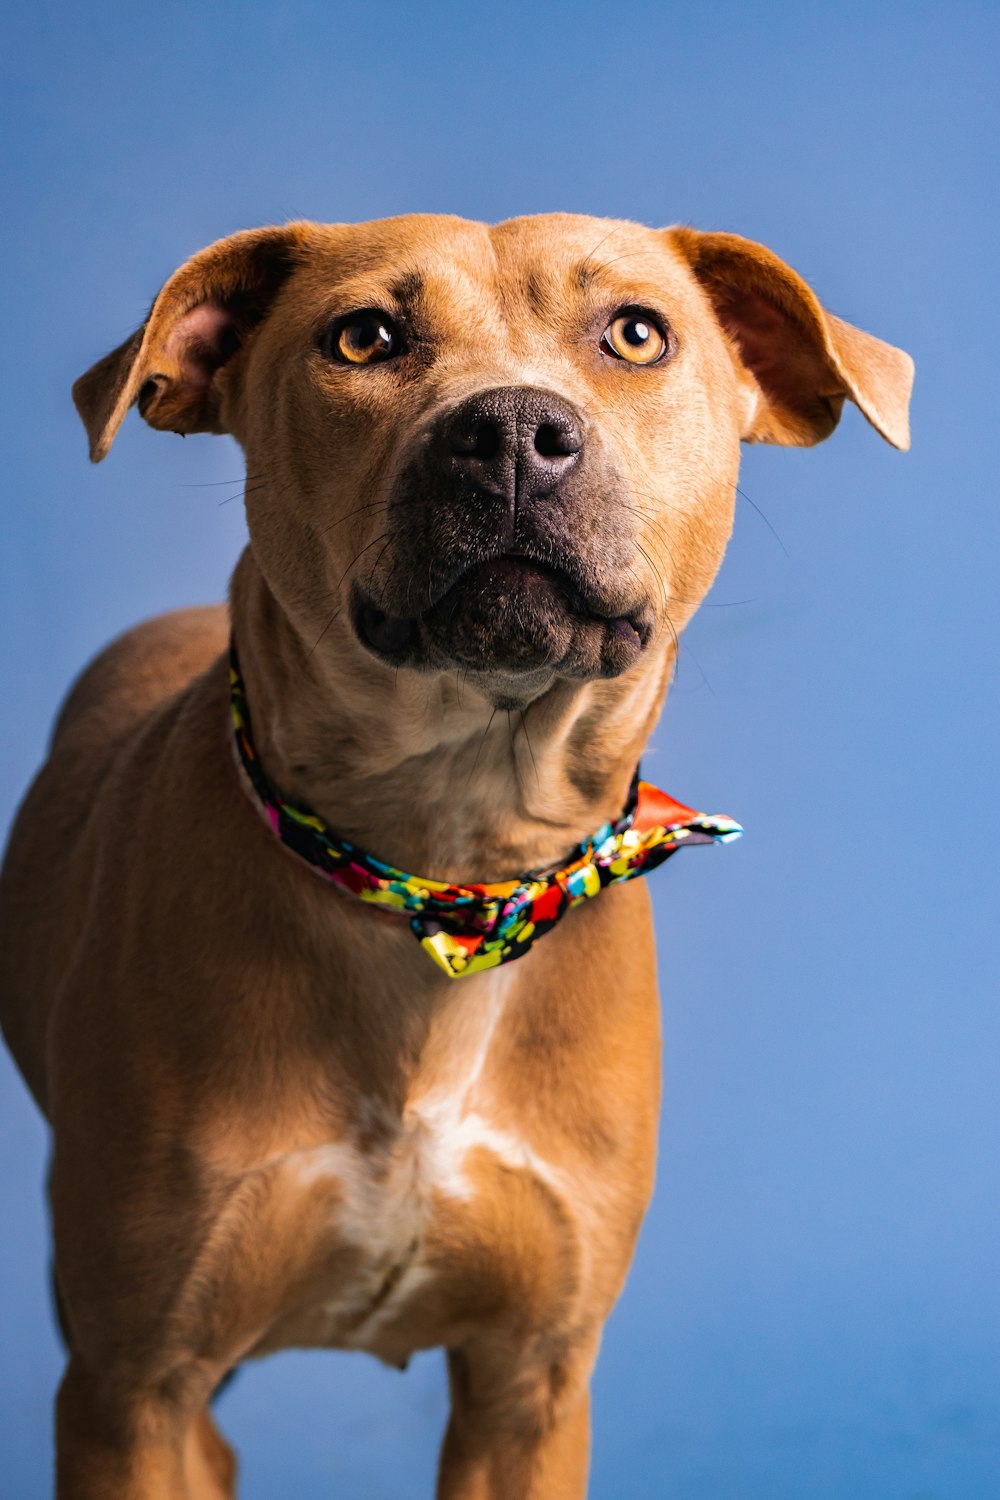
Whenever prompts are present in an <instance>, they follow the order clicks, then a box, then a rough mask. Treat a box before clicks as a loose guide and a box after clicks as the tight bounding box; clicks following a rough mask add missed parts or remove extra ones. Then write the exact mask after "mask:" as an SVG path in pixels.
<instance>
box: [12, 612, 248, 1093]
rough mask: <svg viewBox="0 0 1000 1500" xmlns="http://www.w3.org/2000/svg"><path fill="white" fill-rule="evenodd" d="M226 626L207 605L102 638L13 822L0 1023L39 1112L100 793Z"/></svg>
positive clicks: (82, 906)
mask: <svg viewBox="0 0 1000 1500" xmlns="http://www.w3.org/2000/svg"><path fill="white" fill-rule="evenodd" d="M228 628H229V626H228V616H227V613H226V610H225V608H224V606H222V605H214V606H209V607H206V608H202V609H186V610H178V611H175V612H172V613H170V614H166V615H161V616H159V617H157V618H156V619H152V620H147V621H145V622H144V623H143V624H141V625H138V626H136V627H135V628H134V629H132V630H129V631H127V632H126V633H125V634H124V635H121V636H119V637H118V638H117V639H116V640H114V641H112V643H111V645H109V646H107V647H106V648H105V649H104V650H103V651H102V652H101V653H100V655H99V656H97V657H95V658H94V660H93V661H92V662H90V663H89V665H88V666H87V667H86V668H85V669H84V671H83V672H82V673H81V674H80V676H79V677H78V678H77V680H76V682H75V683H74V684H73V686H72V687H71V689H70V691H69V693H68V694H67V696H66V699H65V701H64V703H63V706H62V708H61V710H60V712H59V714H58V716H57V718H56V722H55V725H54V728H53V731H52V740H51V744H50V747H49V754H48V756H47V758H46V760H45V763H44V765H43V766H42V768H41V770H40V771H39V773H38V775H37V777H36V778H35V781H34V783H33V785H32V786H31V788H30V790H29V792H28V794H27V796H26V797H25V799H24V802H23V804H22V806H21V809H20V811H19V813H18V816H17V819H16V821H15V823H14V827H13V829H12V832H11V836H10V844H9V847H8V851H7V856H6V859H5V861H4V864H3V870H2V874H0V1024H2V1027H3V1032H4V1035H5V1037H6V1039H7V1043H8V1045H9V1047H10V1049H11V1052H12V1053H13V1054H14V1057H15V1059H16V1060H17V1064H18V1066H19V1068H20V1069H21V1071H22V1073H23V1074H24V1076H25V1079H26V1080H27V1082H28V1084H29V1086H30V1087H31V1090H32V1092H33V1093H34V1095H35V1098H36V1099H37V1101H38V1103H39V1105H40V1106H41V1107H42V1108H43V1109H45V1107H46V1093H47V1090H46V1086H45V1050H46V1032H47V1026H48V1017H49V1014H50V1011H51V1005H52V1001H53V998H54V996H55V995H56V993H57V992H58V987H59V984H60V977H61V974H62V972H63V971H64V969H65V967H66V965H67V963H69V962H70V960H71V958H72V953H73V948H74V941H75V934H76V932H78V931H79V925H78V924H80V923H82V922H83V920H84V918H85V913H86V908H87V901H88V898H89V891H90V889H91V880H90V875H91V869H90V864H91V861H90V855H91V851H92V849H93V847H94V843H93V838H92V830H93V828H94V824H95V822H98V821H99V820H100V817H101V811H100V809H101V799H100V791H101V788H102V786H103V785H104V783H105V781H106V779H107V777H108V776H109V775H110V774H111V773H112V770H113V767H114V765H115V762H116V760H117V758H118V756H119V754H120V753H121V751H122V750H123V748H124V747H126V746H128V745H129V744H130V743H131V742H132V741H133V740H134V739H135V737H136V736H137V735H139V734H140V733H142V731H143V729H144V728H145V726H146V725H147V724H148V722H149V720H150V719H151V717H152V716H153V715H154V714H155V713H156V712H157V711H158V710H159V709H160V708H161V707H162V705H163V704H165V703H166V702H167V701H168V700H169V699H170V698H172V697H173V696H174V695H175V694H176V693H178V692H180V691H182V690H183V689H184V688H185V687H186V686H187V684H188V683H189V682H191V681H192V679H193V678H195V677H197V676H198V675H199V674H200V673H201V672H203V671H205V669H206V668H207V667H208V666H210V665H211V663H212V662H213V661H214V660H215V659H216V658H217V657H218V655H219V653H220V652H221V651H222V650H223V649H224V648H225V644H226V639H227V634H228Z"/></svg>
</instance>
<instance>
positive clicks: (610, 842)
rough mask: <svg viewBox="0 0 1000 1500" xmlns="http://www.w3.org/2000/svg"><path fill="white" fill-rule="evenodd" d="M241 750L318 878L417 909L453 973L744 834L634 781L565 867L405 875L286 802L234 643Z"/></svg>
mask: <svg viewBox="0 0 1000 1500" xmlns="http://www.w3.org/2000/svg"><path fill="white" fill-rule="evenodd" d="M229 691H230V712H231V716H232V725H233V734H234V738H235V747H236V754H237V757H238V759H239V763H240V765H241V766H242V767H243V770H244V771H245V773H246V776H247V779H248V781H249V782H250V786H251V787H252V789H253V792H254V794H255V796H256V797H257V799H258V800H259V802H260V804H261V808H262V811H263V813H264V815H265V817H266V819H267V821H268V823H269V824H270V825H271V828H272V829H273V830H274V833H275V835H276V836H277V837H278V838H279V839H280V840H281V842H282V843H283V844H285V845H286V846H287V847H288V848H289V849H291V850H293V852H294V853H295V854H297V855H298V856H299V857H300V858H301V859H303V860H305V861H306V863H307V864H309V865H311V866H312V867H313V869H314V870H315V871H316V873H317V874H318V875H321V876H323V877H325V879H327V880H329V881H330V882H331V883H332V884H333V885H338V886H340V887H341V888H342V889H343V890H346V891H350V892H351V893H352V894H353V895H355V896H357V897H359V898H360V899H361V900H362V901H368V902H372V903H374V904H376V905H378V906H384V907H389V908H392V909H395V910H397V911H400V912H408V913H410V914H411V915H410V927H411V929H412V931H413V933H414V935H415V936H416V938H417V939H418V941H419V942H420V945H421V947H422V948H423V949H424V951H425V952H426V953H428V954H429V955H430V957H431V958H432V959H433V960H434V962H435V963H437V964H439V965H440V967H441V968H442V969H443V970H444V971H445V973H446V974H448V975H450V976H451V977H452V978H453V979H454V978H459V977H461V976H462V975H465V974H475V973H477V972H478V971H479V970H481V969H493V968H496V967H497V965H498V964H505V963H509V962H511V960H513V959H515V958H521V957H522V956H523V955H524V954H525V953H527V952H528V950H529V948H530V947H531V945H532V944H533V943H536V942H537V941H538V939H539V938H540V937H542V936H544V934H545V933H546V932H548V931H550V930H551V928H553V927H554V926H555V925H556V923H557V922H558V921H559V920H560V918H561V917H563V916H564V914H565V913H566V912H567V911H568V910H569V909H570V907H572V906H579V904H580V903H581V902H582V901H586V900H588V899H589V898H590V897H592V896H597V895H599V894H600V892H601V891H602V890H603V889H604V887H605V886H607V885H617V884H619V883H620V882H621V881H624V880H632V879H634V878H635V876H637V875H647V874H648V873H649V872H650V870H655V868H656V866H657V865H661V864H662V863H663V862H664V860H665V859H668V858H669V857H670V855H671V854H673V853H674V852H675V851H676V850H677V849H680V848H682V847H683V846H684V845H686V844H712V843H719V844H727V843H729V842H731V840H733V839H738V838H739V837H740V835H741V833H742V832H743V830H742V828H741V827H740V825H739V824H738V823H734V822H733V820H732V818H724V817H707V816H706V815H705V814H703V813H696V812H693V811H692V810H691V808H689V807H684V806H682V804H681V803H680V802H675V801H674V800H673V798H672V797H668V796H667V795H666V793H665V792H661V791H660V790H659V789H658V788H657V787H655V786H652V785H651V784H650V783H649V782H648V781H640V780H639V773H638V770H636V774H635V776H634V778H633V781H632V788H631V791H630V793H629V799H628V804H627V806H626V808H625V811H624V812H623V813H622V815H621V817H620V818H618V819H617V821H616V822H614V823H604V824H602V826H601V827H600V828H598V829H597V831H596V832H595V833H593V834H591V836H590V838H588V839H585V840H584V841H583V843H581V844H578V845H577V846H576V847H575V848H574V849H572V850H571V851H570V853H569V854H568V855H567V856H566V859H565V860H564V861H563V862H562V863H560V864H559V865H553V866H551V867H550V868H549V869H546V870H537V871H529V872H528V873H527V874H525V875H522V876H521V877H520V878H519V879H517V880H503V881H498V882H496V883H494V884H491V885H449V884H448V883H447V882H446V881H440V880H425V879H423V878H422V877H421V876H417V875H408V874H407V873H406V872H405V871H403V870H397V869H396V868H395V866H393V865H387V864H385V863H384V861H382V860H380V859H376V858H375V856H374V855H372V854H368V853H366V852H365V851H364V850H363V849H359V848H358V847H357V846H356V845H355V844H351V843H349V842H348V841H347V840H346V839H342V838H338V836H337V835H336V834H335V833H333V832H332V830H331V829H329V828H328V827H327V825H326V824H325V823H324V822H323V820H322V818H319V817H317V816H316V814H315V813H313V812H310V811H309V809H308V808H305V807H297V806H295V805H294V804H293V803H290V802H285V801H284V800H283V798H282V797H281V794H280V793H279V792H278V791H277V789H276V788H275V787H274V785H273V784H272V782H271V781H270V779H269V777H268V775H267V773H266V772H265V770H264V769H263V767H262V766H261V764H260V761H259V759H258V758H257V752H256V749H255V748H254V743H253V738H252V735H251V728H250V710H249V707H248V706H247V697H246V688H245V686H244V683H243V678H242V677H241V675H240V669H239V663H238V660H237V657H236V648H235V646H233V647H231V648H230V657H229Z"/></svg>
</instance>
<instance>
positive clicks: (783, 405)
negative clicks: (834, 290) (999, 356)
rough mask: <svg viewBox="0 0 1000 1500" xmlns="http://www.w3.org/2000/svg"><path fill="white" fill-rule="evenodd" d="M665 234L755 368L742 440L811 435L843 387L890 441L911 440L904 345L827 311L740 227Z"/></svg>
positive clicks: (830, 418) (826, 425)
mask: <svg viewBox="0 0 1000 1500" xmlns="http://www.w3.org/2000/svg"><path fill="white" fill-rule="evenodd" d="M667 233H668V235H669V238H670V240H671V243H672V244H673V245H674V246H675V247H676V248H677V249H678V250H679V251H680V252H681V254H682V255H683V256H684V258H685V260H686V261H687V263H688V265H689V266H690V268H691V270H692V271H693V272H694V274H695V276H696V277H697V279H698V280H699V282H700V283H701V285H702V287H703V288H704V290H705V292H706V293H707V294H708V297H709V299H710V300H711V302H712V305H713V307H714V308H715V314H716V317H717V318H718V320H719V322H720V323H721V324H722V327H723V328H724V329H725V331H726V333H727V334H728V335H729V337H730V339H731V340H732V342H733V344H734V345H735V348H736V350H737V352H738V354H739V358H740V360H741V362H742V364H743V365H744V366H745V368H746V369H747V370H748V371H749V373H750V374H751V376H752V377H753V381H754V383H755V386H756V390H755V391H754V396H755V397H756V399H755V401H754V402H753V403H752V405H753V410H752V412H751V414H750V416H749V419H748V421H747V426H746V430H745V431H744V433H743V434H742V435H743V437H744V438H745V439H746V440H747V441H748V442H758V443H799V444H809V443H818V442H819V441H820V440H821V439H822V438H825V437H829V435H830V433H831V432H832V431H833V429H834V428H835V427H836V425H837V422H838V420H839V418H840V411H841V407H842V406H843V404H844V397H845V396H848V397H850V399H851V400H852V401H853V402H855V404H856V405H857V406H859V407H860V409H861V411H862V412H863V413H864V414H865V416H866V417H867V418H868V420H869V422H870V423H871V424H872V426H873V427H874V428H875V430H876V431H877V432H880V433H881V434H882V436H883V437H884V438H885V439H886V440H887V441H888V442H890V443H892V444H893V446H894V447H896V448H908V447H909V446H910V428H909V420H908V416H907V413H908V407H909V399H910V388H911V386H912V384H913V361H912V360H911V358H910V356H909V355H908V354H904V353H903V351H902V349H895V348H893V346H892V345H891V344H884V343H883V342H882V340H881V339H877V338H874V337H873V336H872V335H871V334H870V333H864V332H862V330H861V329H860V328H854V327H852V326H851V324H850V323H845V322H843V321H842V320H841V319H840V318H835V317H834V316H833V314H832V313H828V312H826V311H825V310H824V308H823V307H822V306H821V305H820V303H819V301H818V299H817V297H816V296H815V294H814V292H813V291H812V290H811V288H810V287H809V286H807V285H806V283H805V282H804V281H803V280H802V277H801V276H799V275H797V274H796V272H795V271H793V270H792V268H791V267H790V266H787V265H786V264H785V262H784V261H782V260H779V259H778V257H777V256H776V255H773V254H772V253H771V251H770V250H768V249H766V248H765V246H763V245H758V244H755V243H754V241H753V240H745V239H743V238H741V236H740V235H737V234H703V233H701V232H699V231H698V230H696V229H688V228H684V227H680V228H674V229H671V230H668V231H667ZM758 393H759V394H758Z"/></svg>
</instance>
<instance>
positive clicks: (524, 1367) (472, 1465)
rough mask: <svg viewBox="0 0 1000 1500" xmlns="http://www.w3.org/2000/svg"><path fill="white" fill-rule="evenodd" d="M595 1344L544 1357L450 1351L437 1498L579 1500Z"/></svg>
mask: <svg viewBox="0 0 1000 1500" xmlns="http://www.w3.org/2000/svg"><path fill="white" fill-rule="evenodd" d="M596 1345H597V1340H596V1338H594V1339H589V1340H587V1341H586V1343H585V1344H584V1345H575V1346H574V1347H573V1349H572V1350H571V1351H565V1350H564V1351H563V1352H561V1353H559V1354H557V1355H552V1354H549V1355H545V1354H542V1353H540V1352H539V1351H538V1350H537V1349H535V1350H532V1351H531V1352H530V1353H529V1352H528V1351H522V1352H521V1354H520V1357H518V1356H516V1355H514V1354H513V1353H512V1352H511V1351H503V1352H501V1351H498V1350H497V1349H496V1348H495V1347H491V1345H490V1344H489V1343H486V1342H485V1341H484V1342H483V1343H482V1344H477V1346H466V1347H465V1348H463V1349H461V1350H451V1351H449V1355H448V1368H449V1376H450V1385H451V1402H452V1407H451V1418H450V1421H449V1423H448V1431H447V1433H446V1435H445V1440H444V1447H443V1448H442V1451H441V1466H440V1473H439V1480H438V1492H437V1500H584V1496H585V1495H586V1493H587V1471H588V1467H589V1460H590V1390H589V1385H590V1374H591V1370H592V1368H593V1363H594V1357H595V1354H596Z"/></svg>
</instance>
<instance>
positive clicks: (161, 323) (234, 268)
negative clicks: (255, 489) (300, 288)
mask: <svg viewBox="0 0 1000 1500" xmlns="http://www.w3.org/2000/svg"><path fill="white" fill-rule="evenodd" d="M306 233H307V226H306V225H304V224H289V225H287V226H286V227H285V228H269V229H249V230H245V231H244V232H243V233H241V234H234V235H231V236H230V237H229V238H228V239H225V240H219V241H218V242H217V243H216V244H214V245H210V246H209V247H208V249H207V250H202V251H201V252H200V253H199V254H198V255H195V256H194V257H193V258H192V259H191V260H189V261H187V262H186V264H185V265H183V266H181V268H180V270H179V271H175V272H174V274H173V276H171V278H170V280H169V281H168V282H167V283H166V285H165V286H164V288H163V290H162V291H161V292H160V294H159V296H158V297H157V298H156V300H155V302H154V303H153V306H152V308H151V309H150V313H149V317H148V318H147V319H146V322H145V323H144V324H143V326H142V327H141V328H139V329H138V330H137V331H136V332H135V333H134V334H133V335H132V337H131V338H129V339H126V340H125V342H124V344H120V345H119V347H118V348H117V349H114V350H112V352H111V353H110V354H107V355H105V357H104V358H103V359H102V360H99V361H98V363H97V364H96V365H94V366H93V368H92V369H90V370H88V371H87V373H86V375H81V376H80V379H79V380H78V381H77V382H76V384H75V385H74V387H73V400H74V401H75V403H76V409H77V411H78V412H79V413H80V416H81V417H82V419H83V425H84V427H86V429H87V436H88V438H89V439H90V457H91V458H92V460H93V461H94V463H100V461H101V459H102V458H104V456H105V454H106V453H107V451H108V449H109V448H110V447H111V444H112V441H113V440H114V436H115V433H116V432H117V431H118V428H119V427H120V426H121V422H122V418H123V417H124V416H125V413H126V412H127V411H128V409H129V407H130V406H131V405H132V404H133V403H134V402H135V401H138V403H139V410H140V411H141V413H142V415H143V416H144V417H145V419H146V421H147V422H148V423H149V424H150V426H152V427H160V428H166V429H167V430H168V431H171V432H181V433H187V432H223V431H224V430H225V429H224V427H223V426H222V425H221V419H220V415H219V388H218V385H217V383H216V379H215V376H216V373H217V372H218V371H219V370H220V369H221V368H222V366H223V365H224V364H226V363H227V362H228V360H230V359H231V358H232V357H233V355H234V354H235V353H236V352H237V351H238V350H239V349H240V348H241V346H242V345H243V343H244V342H245V340H246V339H247V337H248V336H249V334H250V333H251V332H252V331H253V329H254V328H255V327H256V326H257V324H258V323H260V321H261V320H262V319H263V317H264V316H265V315H266V313H267V311H268V308H269V307H270V305H271V302H272V301H273V299H274V297H275V295H276V293H277V292H278V290H279V288H280V287H281V285H282V283H283V282H284V281H285V280H286V278H287V277H288V275H289V274H290V272H291V270H292V268H293V266H294V264H295V258H296V251H297V250H298V249H299V247H300V246H301V245H302V244H303V242H304V240H305V238H306Z"/></svg>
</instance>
